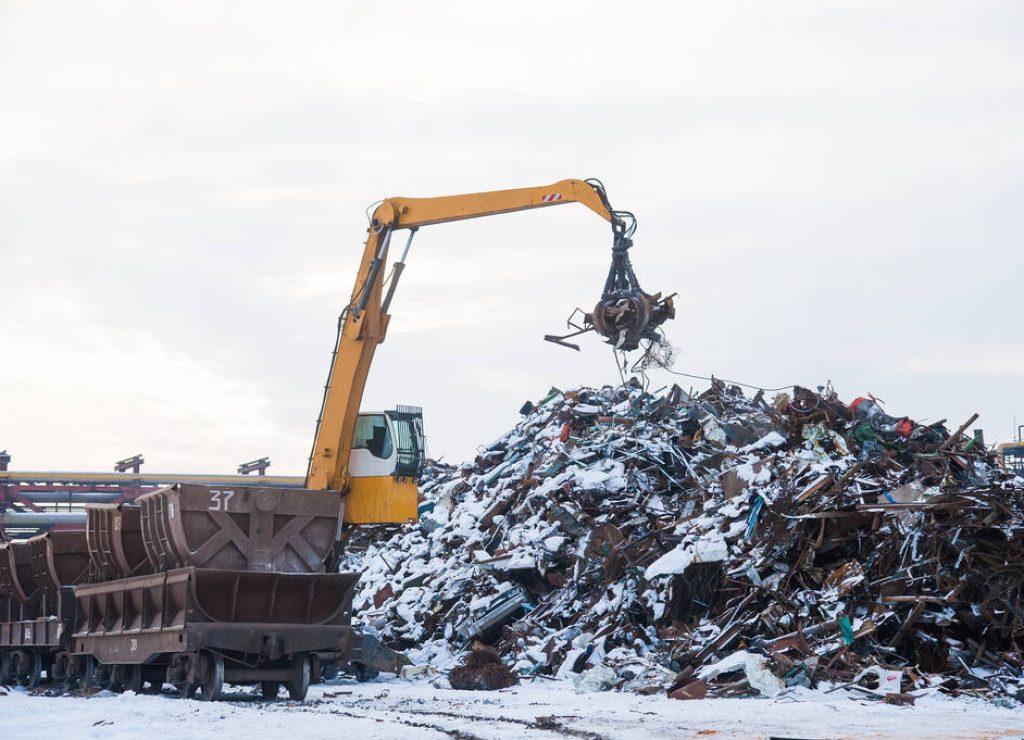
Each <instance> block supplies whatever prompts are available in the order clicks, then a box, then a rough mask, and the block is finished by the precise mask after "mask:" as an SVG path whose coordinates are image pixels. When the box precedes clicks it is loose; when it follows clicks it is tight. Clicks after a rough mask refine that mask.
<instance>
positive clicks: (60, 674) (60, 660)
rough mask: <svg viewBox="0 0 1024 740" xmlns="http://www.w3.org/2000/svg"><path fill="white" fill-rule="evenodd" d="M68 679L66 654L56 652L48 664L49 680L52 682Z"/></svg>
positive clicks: (64, 681)
mask: <svg viewBox="0 0 1024 740" xmlns="http://www.w3.org/2000/svg"><path fill="white" fill-rule="evenodd" d="M67 679H68V654H67V653H58V654H57V655H56V656H55V657H54V659H53V663H52V664H51V665H50V681H52V682H53V683H65V684H66V683H67Z"/></svg>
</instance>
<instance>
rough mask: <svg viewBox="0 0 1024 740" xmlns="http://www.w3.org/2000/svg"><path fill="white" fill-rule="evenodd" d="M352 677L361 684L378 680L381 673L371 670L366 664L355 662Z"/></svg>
mask: <svg viewBox="0 0 1024 740" xmlns="http://www.w3.org/2000/svg"><path fill="white" fill-rule="evenodd" d="M352 675H353V676H355V677H356V681H358V682H359V683H366V682H367V681H372V680H373V679H375V678H377V676H379V675H380V671H377V670H374V669H373V668H370V667H369V666H368V665H366V664H365V663H359V662H353V663H352Z"/></svg>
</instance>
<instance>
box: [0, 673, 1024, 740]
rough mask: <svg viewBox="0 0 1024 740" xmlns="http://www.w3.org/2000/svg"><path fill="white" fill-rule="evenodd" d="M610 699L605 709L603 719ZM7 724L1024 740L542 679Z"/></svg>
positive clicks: (874, 715)
mask: <svg viewBox="0 0 1024 740" xmlns="http://www.w3.org/2000/svg"><path fill="white" fill-rule="evenodd" d="M598 702H599V705H600V711H595V710H594V707H595V704H596V703H598ZM0 717H3V719H4V721H5V722H6V723H7V724H8V726H16V727H19V728H31V729H21V730H19V737H22V738H25V739H26V740H30V739H31V738H43V737H76V738H97V739H99V738H102V740H128V739H129V738H130V739H132V740H134V739H135V738H139V737H147V736H153V734H154V733H159V735H160V736H163V737H190V738H217V739H218V740H221V739H223V738H237V737H245V738H249V739H250V740H255V739H257V738H282V737H289V738H303V740H317V738H339V737H358V738H362V739H365V740H372V739H373V738H395V737H403V736H404V737H422V738H459V739H460V740H478V739H480V738H502V739H504V738H526V737H529V738H552V739H557V738H595V739H597V738H608V739H611V738H616V739H619V738H623V739H631V738H636V739H637V740H639V738H651V737H662V738H683V737H715V738H750V737H752V738H759V737H765V738H767V737H791V738H792V737H802V738H812V737H814V738H821V737H829V738H847V737H849V738H854V737H856V738H863V737H889V736H895V735H898V736H901V737H917V738H938V737H942V738H1003V737H1007V738H1009V737H1020V736H1022V735H1024V715H1022V714H1021V712H1020V711H1019V710H1015V709H1009V708H1006V707H1002V706H996V705H994V704H992V703H988V702H981V701H978V700H974V699H949V698H947V697H943V696H938V695H935V696H926V697H923V698H921V699H918V702H917V704H916V706H913V707H896V706H887V705H884V704H881V703H880V702H878V701H875V700H871V699H861V698H860V697H857V696H851V695H850V694H846V693H844V692H842V691H838V692H833V693H830V694H829V693H825V692H823V691H816V692H810V691H807V690H804V689H798V690H796V691H794V692H792V693H787V694H785V695H783V696H780V697H777V698H776V699H774V700H769V699H706V700H701V701H688V702H678V701H671V700H668V699H666V698H665V697H664V696H639V695H636V694H626V693H602V694H600V695H595V694H577V693H575V692H574V691H573V689H572V687H571V685H568V684H566V683H553V682H551V681H544V680H537V681H532V682H527V683H524V684H522V685H519V686H516V687H514V688H511V689H505V690H503V691H500V692H497V693H490V692H473V691H454V690H451V689H438V688H434V687H433V686H431V685H430V683H429V682H427V681H422V680H421V681H404V680H401V679H390V680H381V681H375V682H371V683H365V684H358V683H356V682H354V681H347V680H342V681H341V682H332V683H330V684H327V685H320V686H315V687H313V688H312V689H311V690H310V696H309V700H308V701H307V702H306V703H304V704H298V703H295V702H288V701H279V702H275V703H270V704H268V703H265V702H260V701H257V700H256V699H255V698H254V697H252V696H251V695H250V694H248V693H247V692H243V691H241V690H240V691H238V692H237V693H236V694H234V695H232V697H231V699H230V700H229V701H227V702H217V703H204V702H200V701H191V700H181V699H178V698H174V697H171V696H131V695H126V694H122V695H115V694H111V693H108V692H101V693H99V694H96V695H94V696H92V697H90V698H89V699H81V698H73V697H55V698H51V697H46V696H32V695H30V694H29V693H28V692H27V691H25V690H24V689H17V690H14V691H9V692H8V693H7V694H6V695H5V696H0Z"/></svg>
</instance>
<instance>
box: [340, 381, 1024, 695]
mask: <svg viewBox="0 0 1024 740" xmlns="http://www.w3.org/2000/svg"><path fill="white" fill-rule="evenodd" d="M861 402H863V403H861ZM523 414H524V416H523V418H522V420H521V421H520V423H519V424H518V425H517V426H516V427H515V429H513V430H512V431H510V432H509V433H508V434H506V435H505V436H504V437H502V438H501V439H500V440H498V441H497V442H495V443H494V444H492V445H491V446H490V447H489V448H487V449H486V450H485V451H484V452H483V453H482V454H481V455H480V456H479V457H478V458H477V459H476V461H475V462H474V463H472V464H470V465H468V466H463V467H462V468H445V467H443V466H433V467H430V468H428V472H427V474H426V475H425V477H424V480H423V482H422V487H423V490H424V492H425V495H426V497H427V500H428V501H429V503H430V505H432V506H433V510H432V511H431V512H429V513H427V514H425V515H424V517H423V519H422V521H421V523H420V524H419V525H410V526H408V527H407V528H405V530H403V531H401V532H399V533H398V534H396V535H394V536H392V537H390V538H389V539H387V540H386V541H384V540H382V541H377V542H372V543H370V544H369V546H368V549H367V550H366V551H365V553H360V554H359V556H358V557H359V558H360V560H361V564H362V567H363V568H364V569H365V573H366V575H365V576H364V578H363V581H362V583H361V585H360V589H359V592H358V594H357V596H356V612H357V613H360V614H361V615H362V616H361V618H362V619H363V620H364V622H365V623H366V624H368V625H371V626H373V627H376V628H377V629H378V630H379V631H380V633H381V634H382V636H383V637H384V638H386V639H388V640H390V641H391V642H392V643H393V644H394V645H396V646H399V647H403V648H412V647H418V648H421V649H422V650H424V654H425V655H426V656H427V657H429V656H430V655H441V654H442V653H444V652H445V650H448V651H450V652H458V651H459V650H460V649H462V647H463V646H464V645H465V644H466V642H467V641H468V640H469V639H470V638H475V639H477V640H480V641H483V642H486V643H488V644H490V645H492V646H494V647H495V648H497V649H498V650H499V652H500V654H501V655H502V657H503V659H504V660H505V661H506V663H507V664H508V665H509V666H510V667H512V668H513V669H514V670H515V671H516V672H518V673H520V674H524V675H555V676H560V677H567V676H573V675H575V676H577V677H581V676H586V675H590V678H593V680H590V678H582V679H580V680H581V681H583V683H584V684H586V683H588V682H589V683H590V684H598V683H599V684H601V685H602V686H604V687H616V686H617V687H625V688H634V689H636V688H644V686H640V685H639V684H638V683H637V681H638V680H639V679H637V678H636V677H637V676H638V675H640V674H643V675H647V676H649V681H653V682H655V683H659V682H660V683H659V685H661V686H662V687H663V688H665V689H667V690H669V691H670V692H672V693H673V695H676V696H678V697H680V698H687V697H692V696H702V695H703V694H704V693H705V692H706V693H708V694H709V695H716V694H717V695H725V694H728V695H733V694H743V693H762V694H768V695H774V693H776V692H777V691H780V690H783V689H785V688H786V687H789V686H797V685H802V686H812V687H813V686H816V685H818V684H820V683H822V682H826V683H830V684H834V685H836V686H845V685H848V686H851V687H856V690H858V691H860V692H868V693H870V692H875V693H878V694H879V696H880V698H881V697H882V695H883V694H885V693H892V694H900V693H905V692H907V691H911V690H914V689H916V688H922V687H925V686H939V687H941V688H942V689H943V690H944V691H949V692H953V693H956V692H965V691H970V692H977V693H983V694H1009V695H1012V696H1017V693H1018V691H1021V690H1022V689H1024V656H1022V655H1021V651H1020V647H1019V646H1020V643H1021V641H1022V638H1024V595H1022V585H1021V584H1022V583H1024V479H1021V478H1015V477H1013V476H1012V475H1010V474H1008V473H1005V472H1003V471H1002V470H1000V469H999V468H998V467H997V466H996V465H995V460H994V457H993V455H992V454H991V453H990V452H989V451H988V450H986V449H985V448H984V447H983V446H981V445H979V444H977V443H976V442H975V441H974V440H973V439H965V438H964V437H963V432H964V431H965V430H966V428H967V427H968V426H969V425H970V423H972V421H971V420H969V422H968V423H967V424H964V425H963V426H961V427H960V428H959V429H957V430H956V431H955V432H954V433H952V434H951V433H950V432H949V431H948V430H947V429H946V428H945V427H944V426H943V425H942V424H941V423H939V424H931V425H920V424H916V423H914V422H913V421H911V420H909V419H906V418H895V417H891V416H888V415H887V414H885V412H884V411H882V410H881V405H880V402H877V400H876V399H870V400H868V399H858V400H857V401H855V402H854V403H853V404H847V403H844V402H843V401H841V400H840V399H839V397H838V395H837V394H836V393H835V392H834V391H833V390H832V389H831V388H830V387H827V388H822V389H819V390H817V391H814V390H810V389H806V388H800V387H796V388H794V389H793V390H792V392H791V393H788V394H783V395H781V396H778V397H776V398H774V399H765V398H764V396H763V393H761V392H758V393H757V394H756V395H755V396H754V397H753V398H750V397H747V396H745V395H744V394H743V392H742V391H741V390H740V389H739V388H737V387H729V386H727V385H725V384H723V383H721V382H719V381H714V382H713V383H712V386H711V388H710V389H709V390H707V391H706V392H704V393H701V394H699V395H690V394H688V393H686V392H685V391H684V390H683V389H682V388H679V387H673V388H670V389H665V390H662V391H660V392H657V393H649V392H646V391H645V390H644V389H643V388H642V387H640V385H639V384H636V383H628V384H625V385H623V386H620V387H617V388H613V387H605V388H601V389H593V388H579V389H575V390H573V391H567V392H564V393H556V394H554V395H551V394H549V396H548V398H546V399H545V400H544V401H542V402H539V403H530V404H527V405H525V406H524V407H523ZM385 586H386V587H387V590H384V589H385ZM513 589H515V593H516V594H517V597H516V600H514V601H510V602H509V603H510V604H511V605H512V606H515V607H516V608H515V609H511V608H510V609H508V610H505V611H503V612H502V614H501V620H500V622H495V621H494V620H491V621H489V622H488V623H487V624H486V627H485V628H481V629H478V630H471V631H473V632H475V633H474V634H469V633H468V632H467V627H466V625H468V624H473V622H472V616H473V615H474V614H476V613H479V612H480V611H481V610H484V611H486V610H487V608H488V606H489V605H490V604H492V603H494V602H495V600H496V599H497V600H501V595H502V594H506V593H511V592H512V591H513ZM382 594H384V597H383V598H382ZM518 594H522V595H524V596H522V597H520V596H518ZM503 603H504V602H503ZM638 661H639V663H638ZM641 663H642V664H643V665H645V666H647V667H648V668H656V669H658V670H656V671H654V672H653V673H644V672H643V671H642V670H640V669H638V668H637V667H636V666H637V665H639V664H641ZM627 665H628V666H631V667H629V668H628V669H627V668H624V667H623V666H627ZM609 666H611V667H613V675H614V676H616V678H615V679H614V680H611V679H608V675H609V674H608V673H607V671H608V669H609ZM599 668H600V676H598V674H597V673H593V674H588V671H598V669H599ZM658 671H660V672H658ZM666 676H667V678H666ZM673 677H674V678H673ZM598 678H600V681H598ZM606 679H607V680H606ZM646 688H650V686H649V685H648V686H647V687H646ZM1022 696H1024V694H1022Z"/></svg>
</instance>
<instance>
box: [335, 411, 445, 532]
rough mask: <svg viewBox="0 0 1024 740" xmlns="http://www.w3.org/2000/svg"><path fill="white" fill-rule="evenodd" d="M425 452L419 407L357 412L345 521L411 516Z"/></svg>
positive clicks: (380, 520)
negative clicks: (381, 411)
mask: <svg viewBox="0 0 1024 740" xmlns="http://www.w3.org/2000/svg"><path fill="white" fill-rule="evenodd" d="M425 453H426V438H425V437H424V435H423V410H422V409H420V408H419V407H416V406H399V407H398V408H396V409H394V410H393V411H386V412H384V413H379V412H377V413H374V412H369V413H362V414H359V418H358V419H357V420H356V425H355V431H354V433H353V435H352V453H351V456H350V458H349V475H350V480H349V492H348V496H347V497H346V498H345V514H344V517H345V519H344V520H345V523H346V524H402V523H404V522H407V521H410V520H412V521H415V519H416V516H417V508H418V504H419V492H418V490H417V487H416V481H417V479H418V478H419V475H420V470H421V469H422V467H423V459H424V456H425Z"/></svg>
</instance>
